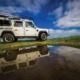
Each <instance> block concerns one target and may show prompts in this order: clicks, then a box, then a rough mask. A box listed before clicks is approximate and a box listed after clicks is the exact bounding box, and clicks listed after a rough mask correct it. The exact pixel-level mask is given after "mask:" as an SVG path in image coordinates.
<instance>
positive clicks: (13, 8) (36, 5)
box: [0, 0, 49, 14]
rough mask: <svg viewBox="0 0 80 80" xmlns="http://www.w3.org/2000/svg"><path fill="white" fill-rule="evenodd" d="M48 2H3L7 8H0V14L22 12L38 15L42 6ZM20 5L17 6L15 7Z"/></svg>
mask: <svg viewBox="0 0 80 80" xmlns="http://www.w3.org/2000/svg"><path fill="white" fill-rule="evenodd" d="M48 1H49V0H17V1H16V2H15V3H14V1H13V0H7V1H5V2H6V4H7V6H6V7H4V6H2V7H0V13H22V12H23V11H29V12H32V13H34V14H38V13H39V12H40V11H41V9H42V8H43V6H44V5H46V4H47V3H48ZM17 4H18V5H20V7H19V6H17Z"/></svg>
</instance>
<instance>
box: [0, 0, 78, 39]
mask: <svg viewBox="0 0 80 80" xmlns="http://www.w3.org/2000/svg"><path fill="white" fill-rule="evenodd" d="M0 14H7V15H15V16H19V17H21V18H30V19H33V21H34V23H35V25H36V26H37V27H39V28H47V29H49V34H50V36H49V38H56V37H68V36H75V35H80V0H0Z"/></svg>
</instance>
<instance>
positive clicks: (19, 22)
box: [14, 21, 23, 27]
mask: <svg viewBox="0 0 80 80" xmlns="http://www.w3.org/2000/svg"><path fill="white" fill-rule="evenodd" d="M14 26H15V27H22V26H23V22H22V21H15V22H14Z"/></svg>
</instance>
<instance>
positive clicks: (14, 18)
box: [0, 14, 20, 20]
mask: <svg viewBox="0 0 80 80" xmlns="http://www.w3.org/2000/svg"><path fill="white" fill-rule="evenodd" d="M0 17H1V18H7V19H13V20H20V18H19V17H17V16H13V15H10V16H9V15H3V14H0Z"/></svg>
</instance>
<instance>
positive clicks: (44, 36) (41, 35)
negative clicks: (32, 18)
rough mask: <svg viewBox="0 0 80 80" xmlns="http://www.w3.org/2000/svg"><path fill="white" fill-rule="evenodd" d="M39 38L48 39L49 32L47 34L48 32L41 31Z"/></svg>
mask: <svg viewBox="0 0 80 80" xmlns="http://www.w3.org/2000/svg"><path fill="white" fill-rule="evenodd" d="M39 39H40V40H41V41H45V40H47V34H46V33H41V34H40V36H39Z"/></svg>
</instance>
